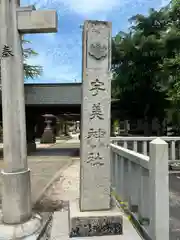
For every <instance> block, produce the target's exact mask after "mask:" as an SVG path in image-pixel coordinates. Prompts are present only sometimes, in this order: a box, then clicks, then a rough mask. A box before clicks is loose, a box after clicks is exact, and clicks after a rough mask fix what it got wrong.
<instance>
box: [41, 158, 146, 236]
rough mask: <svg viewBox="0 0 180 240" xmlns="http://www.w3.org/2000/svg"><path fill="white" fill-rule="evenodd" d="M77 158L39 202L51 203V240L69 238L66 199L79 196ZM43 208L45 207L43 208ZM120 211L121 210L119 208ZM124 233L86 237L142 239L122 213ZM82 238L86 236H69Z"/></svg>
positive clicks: (44, 204)
mask: <svg viewBox="0 0 180 240" xmlns="http://www.w3.org/2000/svg"><path fill="white" fill-rule="evenodd" d="M79 162H80V160H79V158H77V160H75V159H74V161H73V162H72V164H71V165H70V166H69V167H68V168H66V169H65V170H64V171H63V172H62V174H61V177H60V178H59V179H57V181H55V182H54V184H53V185H52V186H51V187H50V188H49V189H48V191H46V192H45V194H44V196H43V198H42V200H41V204H42V205H43V206H47V203H48V204H53V206H54V211H55V213H54V217H53V225H52V231H51V240H69V239H70V238H69V236H68V201H69V200H70V201H73V200H75V199H77V198H78V197H79V170H80V165H79ZM44 210H45V209H44ZM120 211H121V210H120ZM122 215H123V221H124V229H123V230H124V234H123V235H119V236H117V235H116V236H103V237H88V239H89V240H91V239H93V240H96V239H97V240H98V239H99V240H101V239H102V240H105V239H106V240H118V239H119V240H120V239H124V240H125V239H126V240H140V239H142V238H141V237H140V236H139V234H138V233H137V232H136V230H135V228H134V227H133V226H132V224H131V223H130V221H129V220H128V218H127V216H125V215H124V214H123V213H122ZM71 239H74V240H75V239H76V240H79V239H81V240H84V239H87V238H71Z"/></svg>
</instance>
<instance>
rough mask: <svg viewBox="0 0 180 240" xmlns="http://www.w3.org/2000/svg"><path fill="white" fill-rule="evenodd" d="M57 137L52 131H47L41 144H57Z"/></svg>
mask: <svg viewBox="0 0 180 240" xmlns="http://www.w3.org/2000/svg"><path fill="white" fill-rule="evenodd" d="M55 142H56V137H55V136H54V133H53V131H52V130H51V129H45V130H44V133H43V135H42V137H41V143H43V144H44V143H55Z"/></svg>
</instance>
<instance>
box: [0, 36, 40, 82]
mask: <svg viewBox="0 0 180 240" xmlns="http://www.w3.org/2000/svg"><path fill="white" fill-rule="evenodd" d="M30 43H31V42H30V41H28V40H22V47H23V58H24V76H25V79H29V78H31V79H33V78H35V77H38V76H40V75H41V74H42V72H43V68H42V66H39V65H30V64H28V63H27V61H28V59H29V58H30V57H36V56H38V53H37V52H35V51H34V50H33V49H32V48H30V47H28V48H27V47H25V45H26V44H30ZM0 77H1V76H0Z"/></svg>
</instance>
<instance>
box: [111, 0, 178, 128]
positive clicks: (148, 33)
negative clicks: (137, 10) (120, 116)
mask: <svg viewBox="0 0 180 240" xmlns="http://www.w3.org/2000/svg"><path fill="white" fill-rule="evenodd" d="M130 22H131V27H130V28H129V30H128V32H126V33H124V32H119V34H117V35H116V36H115V37H114V38H113V40H112V70H113V76H114V77H113V81H112V96H113V97H116V98H117V97H118V98H120V101H119V106H118V107H119V109H120V111H121V110H122V111H123V113H124V114H125V117H126V118H127V119H133V118H134V119H137V118H138V119H143V120H144V121H145V122H147V123H151V122H152V119H153V118H157V119H158V120H159V122H160V123H162V121H163V120H164V118H165V116H166V113H167V109H169V108H170V106H171V109H174V112H175V113H176V114H178V112H179V110H180V109H177V107H178V108H180V105H179V103H180V0H176V1H174V0H173V1H172V2H171V3H170V4H168V5H167V6H166V7H164V8H162V9H160V10H155V9H150V10H149V14H148V15H147V16H144V15H141V14H137V15H136V16H133V17H132V18H131V19H130Z"/></svg>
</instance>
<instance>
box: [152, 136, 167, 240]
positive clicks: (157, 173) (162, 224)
mask: <svg viewBox="0 0 180 240" xmlns="http://www.w3.org/2000/svg"><path fill="white" fill-rule="evenodd" d="M149 198H150V206H149V208H150V209H151V211H150V237H151V238H152V239H153V240H162V239H163V240H169V173H168V144H167V143H166V142H165V141H164V140H162V139H160V138H156V139H155V140H153V141H152V142H151V143H150V162H149ZM147 207H148V206H147Z"/></svg>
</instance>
